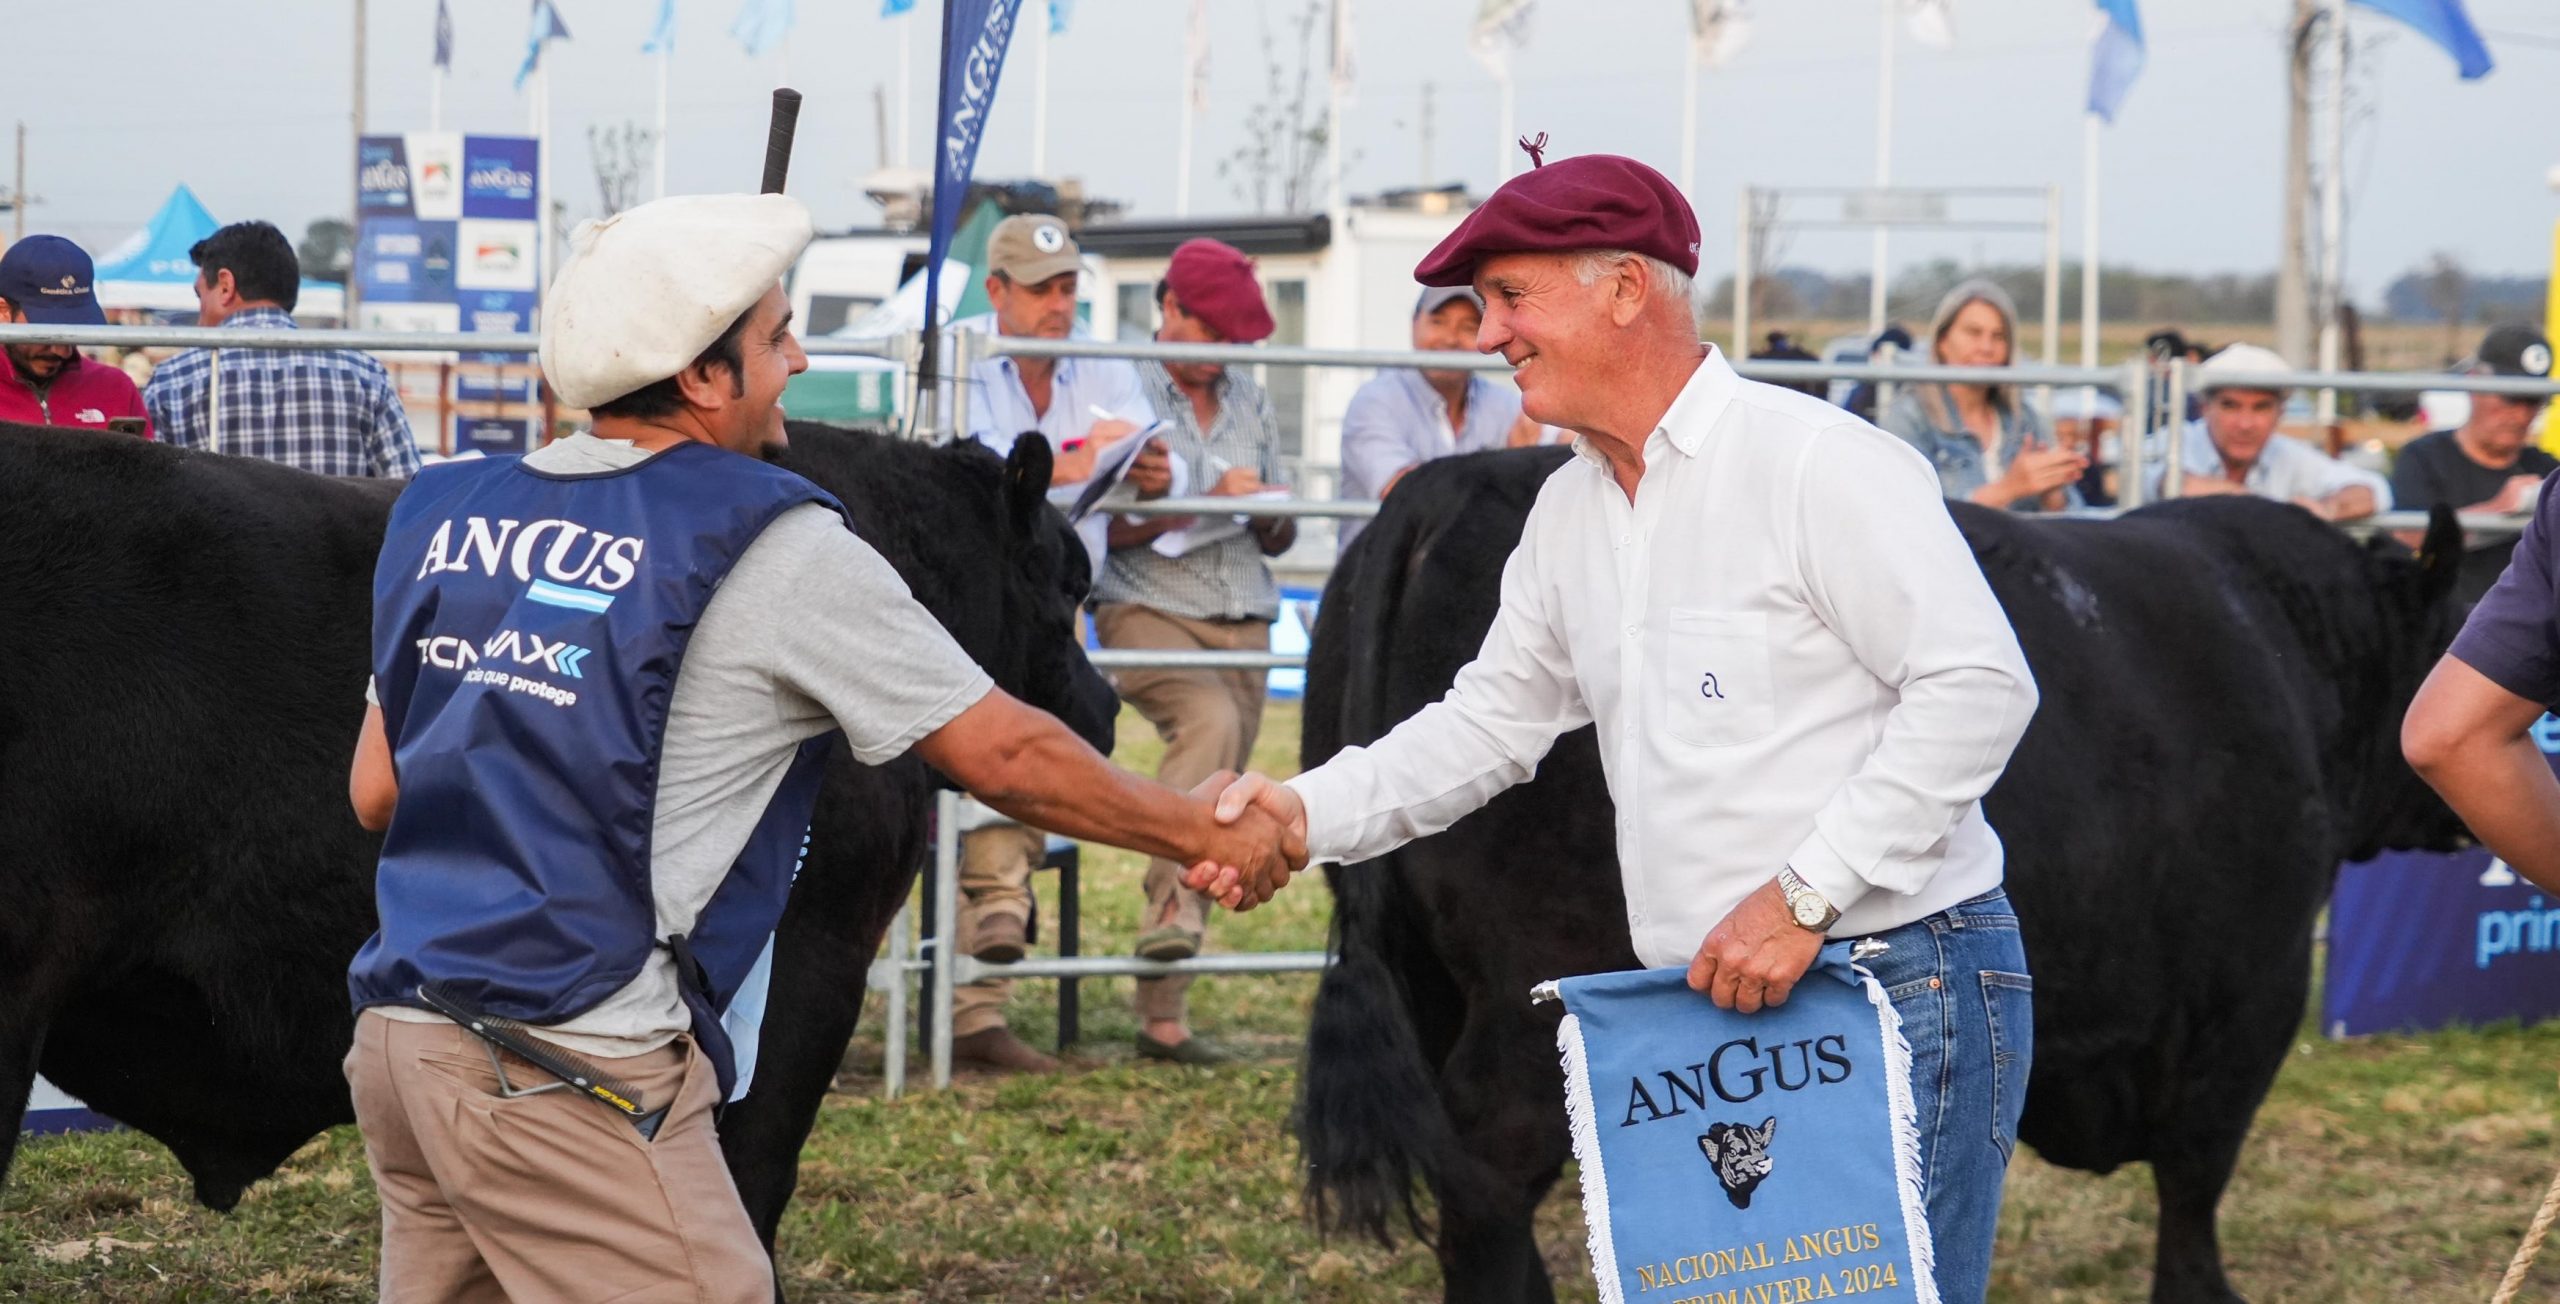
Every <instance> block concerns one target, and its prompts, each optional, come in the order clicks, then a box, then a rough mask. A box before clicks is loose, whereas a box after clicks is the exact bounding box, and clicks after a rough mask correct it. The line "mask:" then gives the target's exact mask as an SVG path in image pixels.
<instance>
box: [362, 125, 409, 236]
mask: <svg viewBox="0 0 2560 1304" xmlns="http://www.w3.org/2000/svg"><path fill="white" fill-rule="evenodd" d="M356 213H357V215H358V216H359V217H372V216H374V215H375V214H382V215H385V216H391V217H416V216H417V215H418V208H417V204H416V203H415V201H413V200H412V199H411V197H410V194H409V146H408V141H407V139H406V138H404V137H400V136H366V137H363V138H362V139H359V140H358V141H357V142H356Z"/></svg>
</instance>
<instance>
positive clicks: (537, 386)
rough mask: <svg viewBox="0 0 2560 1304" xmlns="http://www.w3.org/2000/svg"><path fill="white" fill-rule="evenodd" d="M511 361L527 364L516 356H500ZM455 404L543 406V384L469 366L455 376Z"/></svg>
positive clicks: (523, 377)
mask: <svg viewBox="0 0 2560 1304" xmlns="http://www.w3.org/2000/svg"><path fill="white" fill-rule="evenodd" d="M497 356H499V357H502V358H505V359H506V360H508V361H509V362H518V361H527V359H522V358H519V357H517V355H515V354H512V353H502V354H499V355H497ZM453 401H454V402H457V403H539V402H541V401H542V382H540V381H538V380H536V379H534V378H533V377H532V376H530V375H509V374H507V373H505V372H498V371H479V370H475V369H472V368H469V367H465V368H461V369H458V370H456V371H455V372H454V373H453Z"/></svg>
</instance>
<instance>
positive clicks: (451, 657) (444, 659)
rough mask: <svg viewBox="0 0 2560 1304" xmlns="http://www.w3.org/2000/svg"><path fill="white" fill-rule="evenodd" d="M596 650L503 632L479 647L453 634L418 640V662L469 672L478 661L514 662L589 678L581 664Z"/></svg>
mask: <svg viewBox="0 0 2560 1304" xmlns="http://www.w3.org/2000/svg"><path fill="white" fill-rule="evenodd" d="M591 650H592V649H588V648H582V647H579V646H577V645H575V644H573V643H570V642H568V641H567V640H565V639H564V640H562V641H560V642H557V643H552V642H546V641H545V640H544V639H543V637H542V636H541V635H540V634H520V633H518V632H516V631H515V630H512V629H502V630H499V631H498V632H497V633H496V634H493V635H491V636H490V637H489V640H488V641H487V642H485V643H482V644H481V645H480V646H479V647H476V648H475V647H473V646H471V640H469V639H467V638H456V637H454V636H452V635H450V634H447V635H439V636H435V637H431V638H422V639H419V640H418V660H419V661H420V662H422V663H424V664H426V665H431V666H434V667H436V668H437V669H439V670H468V669H470V668H471V666H472V664H473V663H474V662H477V661H479V660H480V659H481V658H483V657H486V658H488V659H489V660H491V661H513V662H515V663H516V664H517V665H520V666H537V665H538V666H541V667H543V668H545V669H548V670H556V671H558V672H560V673H561V674H564V675H567V676H568V677H570V678H571V679H584V678H586V677H587V676H586V674H585V672H583V671H581V670H579V669H578V663H579V662H581V661H584V660H586V659H587V655H588V653H589V652H590V651H591Z"/></svg>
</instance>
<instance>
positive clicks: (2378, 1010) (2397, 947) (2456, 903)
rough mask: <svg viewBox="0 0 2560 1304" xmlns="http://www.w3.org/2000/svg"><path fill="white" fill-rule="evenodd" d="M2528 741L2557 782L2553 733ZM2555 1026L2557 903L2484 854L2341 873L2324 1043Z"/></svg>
mask: <svg viewBox="0 0 2560 1304" xmlns="http://www.w3.org/2000/svg"><path fill="white" fill-rule="evenodd" d="M2534 741H2535V742H2537V743H2539V744H2541V746H2542V752H2543V756H2544V758H2545V759H2548V760H2552V761H2553V768H2554V769H2555V770H2560V758H2555V755H2554V754H2555V753H2560V721H2555V720H2554V719H2553V718H2552V717H2550V716H2545V717H2543V719H2542V722H2541V723H2540V724H2538V725H2536V726H2535V727H2534ZM2554 1016H2560V900H2555V899H2553V898H2552V896H2551V894H2549V893H2547V892H2544V891H2543V890H2542V889H2540V888H2538V887H2535V886H2534V885H2533V884H2531V883H2528V882H2525V881H2524V880H2523V879H2522V878H2519V877H2517V875H2516V873H2515V871H2513V870H2511V869H2509V868H2507V866H2506V864H2505V862H2503V861H2500V860H2498V859H2497V858H2496V857H2494V856H2492V855H2491V854H2490V853H2489V852H2488V851H2487V849H2485V848H2480V849H2474V850H2471V851H2460V852H2453V853H2450V854H2437V853H2432V852H2418V851H2391V852H2385V853H2383V854H2382V855H2380V856H2378V857H2375V858H2374V859H2372V860H2367V861H2360V862H2357V863H2355V864H2350V865H2347V866H2344V867H2343V868H2341V869H2340V870H2339V871H2338V887H2337V891H2336V892H2335V894H2333V895H2332V896H2331V897H2330V901H2329V961H2328V972H2327V980H2326V984H2325V987H2324V990H2323V991H2322V993H2321V1014H2320V1025H2321V1026H2322V1027H2323V1028H2325V1029H2327V1030H2328V1032H2329V1035H2330V1036H2333V1037H2354V1036H2361V1035H2363V1034H2365V1033H2370V1032H2423V1031H2427V1030H2429V1029H2434V1028H2442V1027H2446V1026H2449V1025H2453V1024H2478V1023H2494V1022H2497V1021H2499V1020H2501V1019H2520V1020H2522V1021H2524V1022H2526V1023H2534V1022H2539V1021H2540V1020H2543V1019H2548V1018H2552V1017H2554Z"/></svg>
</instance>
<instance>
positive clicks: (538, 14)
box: [516, 0, 569, 90]
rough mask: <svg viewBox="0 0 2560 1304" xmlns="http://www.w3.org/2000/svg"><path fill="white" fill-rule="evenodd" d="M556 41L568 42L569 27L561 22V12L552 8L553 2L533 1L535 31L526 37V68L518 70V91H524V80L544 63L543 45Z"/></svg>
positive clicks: (547, 0)
mask: <svg viewBox="0 0 2560 1304" xmlns="http://www.w3.org/2000/svg"><path fill="white" fill-rule="evenodd" d="M554 39H557V40H562V41H565V40H568V39H569V25H568V24H567V23H564V22H561V21H560V11H559V10H557V9H554V8H552V7H551V0H533V30H532V31H531V32H528V33H527V34H526V35H525V41H524V66H523V67H521V68H518V69H516V89H517V90H523V89H524V79H525V78H527V77H530V76H532V75H533V70H534V68H535V67H536V66H537V65H539V64H540V63H541V62H542V46H543V43H544V42H546V41H550V40H554Z"/></svg>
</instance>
